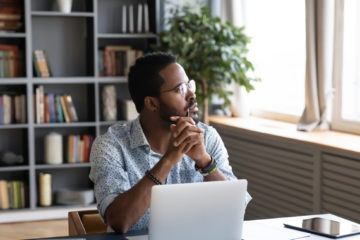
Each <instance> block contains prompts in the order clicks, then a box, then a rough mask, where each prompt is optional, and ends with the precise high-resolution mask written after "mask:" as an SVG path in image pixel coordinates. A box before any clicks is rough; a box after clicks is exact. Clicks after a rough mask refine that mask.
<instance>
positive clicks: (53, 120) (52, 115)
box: [48, 93, 56, 123]
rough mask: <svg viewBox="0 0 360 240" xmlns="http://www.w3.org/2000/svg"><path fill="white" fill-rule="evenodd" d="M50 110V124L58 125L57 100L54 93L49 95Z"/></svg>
mask: <svg viewBox="0 0 360 240" xmlns="http://www.w3.org/2000/svg"><path fill="white" fill-rule="evenodd" d="M48 109H49V118H50V122H51V123H56V113H55V100H54V94H53V93H49V94H48Z"/></svg>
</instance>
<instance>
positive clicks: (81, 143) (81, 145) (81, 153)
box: [77, 140, 84, 163]
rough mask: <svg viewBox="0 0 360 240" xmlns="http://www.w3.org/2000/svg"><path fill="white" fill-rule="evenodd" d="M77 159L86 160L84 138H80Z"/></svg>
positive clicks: (79, 160) (80, 161)
mask: <svg viewBox="0 0 360 240" xmlns="http://www.w3.org/2000/svg"><path fill="white" fill-rule="evenodd" d="M77 160H78V162H79V163H83V162H84V140H79V141H78V145H77Z"/></svg>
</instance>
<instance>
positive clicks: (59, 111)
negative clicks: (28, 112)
mask: <svg viewBox="0 0 360 240" xmlns="http://www.w3.org/2000/svg"><path fill="white" fill-rule="evenodd" d="M34 106H35V111H34V115H35V122H36V123H56V122H59V123H63V122H67V123H69V122H77V121H78V120H79V119H78V116H77V113H76V109H75V106H74V104H73V101H72V97H71V96H70V95H69V94H54V93H47V94H46V93H44V86H43V85H40V86H38V87H37V88H36V89H35V95H34Z"/></svg>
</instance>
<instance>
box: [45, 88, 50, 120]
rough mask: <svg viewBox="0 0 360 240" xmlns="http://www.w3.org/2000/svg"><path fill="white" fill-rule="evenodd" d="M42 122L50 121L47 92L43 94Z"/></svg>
mask: <svg viewBox="0 0 360 240" xmlns="http://www.w3.org/2000/svg"><path fill="white" fill-rule="evenodd" d="M44 123H50V112H49V99H48V95H47V94H44Z"/></svg>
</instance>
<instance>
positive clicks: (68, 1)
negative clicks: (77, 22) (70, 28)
mask: <svg viewBox="0 0 360 240" xmlns="http://www.w3.org/2000/svg"><path fill="white" fill-rule="evenodd" d="M57 3H58V6H59V10H60V12H62V13H70V12H71V6H72V0H57Z"/></svg>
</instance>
